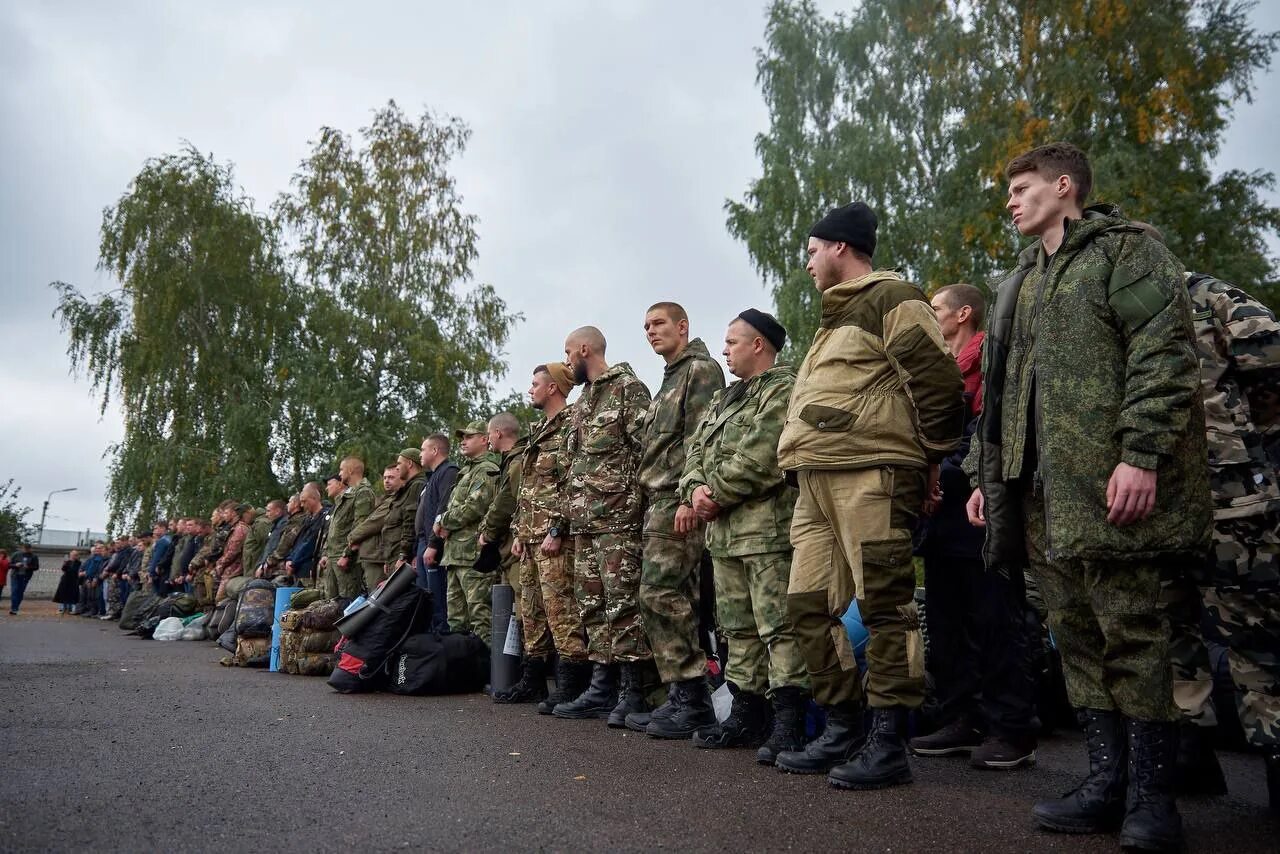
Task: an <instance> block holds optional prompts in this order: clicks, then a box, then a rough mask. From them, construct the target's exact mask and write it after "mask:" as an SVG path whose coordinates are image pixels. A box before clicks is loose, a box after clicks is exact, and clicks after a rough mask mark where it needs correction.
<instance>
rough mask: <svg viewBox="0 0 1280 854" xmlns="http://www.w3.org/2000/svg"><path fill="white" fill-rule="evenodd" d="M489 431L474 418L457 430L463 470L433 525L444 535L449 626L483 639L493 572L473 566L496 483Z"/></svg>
mask: <svg viewBox="0 0 1280 854" xmlns="http://www.w3.org/2000/svg"><path fill="white" fill-rule="evenodd" d="M487 434H488V425H486V424H485V422H483V421H472V422H471V423H469V424H468V425H467V426H466V427H463V428H461V429H459V430H458V431H456V433H455V435H456V436H457V438H458V439H459V440H461V442H462V455H463V458H464V459H463V461H462V470H461V472H460V473H459V474H458V482H457V483H456V484H454V487H453V493H452V494H451V495H450V496H449V504H448V506H447V507H446V508H445V511H444V512H443V513H441V514H440V521H438V522H436V525H435V533H436V535H437V536H439V537H443V538H444V556H443V557H442V558H441V559H440V563H441V565H442V566H443V567H444V569H445V573H446V576H445V577H446V582H447V584H448V591H449V608H448V610H449V629H450V631H454V632H463V631H471V632H475V633H476V634H477V635H479V636H480V639H481V640H483V641H484V642H485V643H486V644H487V643H490V641H491V638H492V629H493V603H492V600H491V597H492V594H493V573H492V572H481V571H479V570H477V569H476V560H477V559H478V558H479V557H480V543H479V536H480V522H481V521H482V520H483V519H484V514H485V512H486V511H488V509H489V506H490V505H491V504H492V503H493V498H494V494H495V493H496V492H497V487H498V465H497V463H495V462H494V461H493V460H492V459H491V458H490V456H489V454H488V447H489V440H488V435H487Z"/></svg>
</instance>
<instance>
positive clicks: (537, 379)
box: [529, 371, 551, 410]
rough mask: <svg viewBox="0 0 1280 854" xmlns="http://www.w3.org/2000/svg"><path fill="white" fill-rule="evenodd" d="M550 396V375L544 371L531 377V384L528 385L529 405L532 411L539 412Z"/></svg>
mask: <svg viewBox="0 0 1280 854" xmlns="http://www.w3.org/2000/svg"><path fill="white" fill-rule="evenodd" d="M550 395H551V374H548V373H547V372H546V371H539V372H538V373H536V374H534V375H533V382H532V383H530V384H529V405H530V406H532V407H533V408H534V409H538V410H541V409H543V408H544V407H546V405H547V398H548V397H549V396H550Z"/></svg>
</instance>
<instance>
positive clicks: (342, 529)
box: [321, 477, 374, 599]
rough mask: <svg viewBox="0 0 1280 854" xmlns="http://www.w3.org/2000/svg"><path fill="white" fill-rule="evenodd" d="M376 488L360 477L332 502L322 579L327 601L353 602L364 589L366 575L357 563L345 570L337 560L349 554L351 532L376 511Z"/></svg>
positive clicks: (349, 565) (352, 563)
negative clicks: (341, 599) (344, 600)
mask: <svg viewBox="0 0 1280 854" xmlns="http://www.w3.org/2000/svg"><path fill="white" fill-rule="evenodd" d="M373 504H374V495H373V487H372V486H370V485H369V481H368V480H366V479H365V478H363V477H362V478H360V481H359V483H356V484H355V485H354V486H349V487H347V488H346V489H344V490H343V491H342V493H341V494H340V495H339V496H338V500H337V501H335V502H334V503H333V512H332V513H330V514H329V532H328V534H327V535H326V536H325V541H324V557H325V558H327V562H326V565H325V568H324V573H323V576H322V578H321V585H322V586H321V590H323V591H324V595H325V598H326V599H336V598H338V597H339V596H341V597H342V598H344V599H354V598H356V597H357V596H359V595H360V591H361V590H362V589H363V588H364V576H363V575H362V574H361V572H360V567H358V566H356V565H355V562H354V561H349V562H348V564H347V567H346V569H343V568H342V567H340V566H338V561H339V560H341V559H342V556H343V555H344V554H346V551H347V545H348V544H349V543H350V540H351V532H352V530H354V529H355V527H356V525H359V524H360V523H361V522H363V521H364V520H365V519H366V518H368V516H369V514H370V513H372V512H373Z"/></svg>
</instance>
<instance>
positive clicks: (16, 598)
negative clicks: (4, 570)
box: [9, 543, 40, 614]
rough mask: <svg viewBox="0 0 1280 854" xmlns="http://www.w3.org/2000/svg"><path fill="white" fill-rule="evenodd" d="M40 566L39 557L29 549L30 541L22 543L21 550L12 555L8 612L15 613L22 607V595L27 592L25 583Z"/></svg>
mask: <svg viewBox="0 0 1280 854" xmlns="http://www.w3.org/2000/svg"><path fill="white" fill-rule="evenodd" d="M39 568H40V558H38V557H36V554H35V552H33V551H31V544H30V543H23V544H22V551H20V552H18V554H17V556H15V557H14V559H13V563H12V565H11V566H10V569H9V584H10V588H9V613H10V614H17V613H18V609H19V608H21V607H22V597H23V596H25V595H26V593H27V583H28V582H30V581H31V576H32V574H33V573H34V572H35V571H36V570H38V569H39Z"/></svg>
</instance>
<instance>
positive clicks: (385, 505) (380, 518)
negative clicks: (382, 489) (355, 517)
mask: <svg viewBox="0 0 1280 854" xmlns="http://www.w3.org/2000/svg"><path fill="white" fill-rule="evenodd" d="M394 497H395V494H394V493H390V492H388V493H384V494H383V496H382V497H381V498H380V499H378V502H377V504H375V505H374V506H373V510H371V511H370V512H369V515H368V516H366V517H364V518H363V519H361V520H360V521H359V522H357V523H356V525H355V527H354V528H352V529H351V533H350V534H348V535H347V545H349V546H356V547H357V548H358V549H359V553H360V562H361V563H365V564H377V565H378V566H382V565H383V564H385V563H386V562H387V555H386V550H385V549H383V547H382V526H383V525H385V524H386V521H387V511H388V510H390V509H391V500H392V499H393V498H394Z"/></svg>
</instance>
